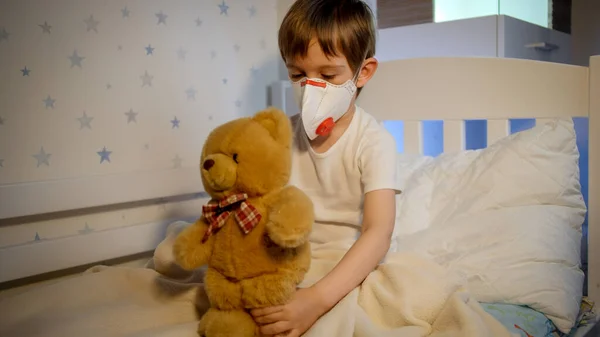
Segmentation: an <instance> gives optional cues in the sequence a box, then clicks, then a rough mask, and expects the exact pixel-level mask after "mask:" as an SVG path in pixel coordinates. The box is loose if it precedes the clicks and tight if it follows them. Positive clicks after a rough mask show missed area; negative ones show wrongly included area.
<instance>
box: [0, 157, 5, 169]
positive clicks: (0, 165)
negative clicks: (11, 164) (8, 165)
mask: <svg viewBox="0 0 600 337" xmlns="http://www.w3.org/2000/svg"><path fill="white" fill-rule="evenodd" d="M0 167H4V159H0Z"/></svg>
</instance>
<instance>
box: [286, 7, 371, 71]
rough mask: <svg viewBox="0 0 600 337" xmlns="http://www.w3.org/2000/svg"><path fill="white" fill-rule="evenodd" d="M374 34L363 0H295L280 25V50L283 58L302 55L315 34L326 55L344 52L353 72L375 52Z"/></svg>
mask: <svg viewBox="0 0 600 337" xmlns="http://www.w3.org/2000/svg"><path fill="white" fill-rule="evenodd" d="M376 34H377V29H376V27H375V22H374V20H373V13H372V11H371V9H370V8H369V6H368V5H367V4H366V3H364V2H363V1H362V0H297V1H296V2H294V4H293V5H292V7H291V8H290V10H289V11H288V13H287V14H286V16H285V18H284V19H283V22H282V23H281V27H280V28H279V51H280V52H281V57H282V58H283V60H284V61H288V60H290V59H294V58H296V57H298V56H300V57H305V56H306V54H307V52H308V45H309V43H310V41H311V39H313V38H316V39H317V41H318V42H319V45H320V46H321V49H322V50H323V53H324V54H325V55H326V56H328V57H334V56H340V54H341V55H343V56H345V57H346V59H347V60H348V64H349V65H350V69H352V71H353V72H356V71H357V70H358V68H359V67H360V66H361V65H362V62H363V61H364V60H365V59H367V58H369V57H373V56H374V55H375V42H376Z"/></svg>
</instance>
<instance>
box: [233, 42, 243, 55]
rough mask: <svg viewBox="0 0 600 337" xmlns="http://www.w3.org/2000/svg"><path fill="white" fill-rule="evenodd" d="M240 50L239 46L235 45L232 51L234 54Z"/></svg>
mask: <svg viewBox="0 0 600 337" xmlns="http://www.w3.org/2000/svg"><path fill="white" fill-rule="evenodd" d="M240 48H241V47H240V45H239V44H237V43H236V44H235V45H234V46H233V50H235V52H236V53H237V52H239V51H240Z"/></svg>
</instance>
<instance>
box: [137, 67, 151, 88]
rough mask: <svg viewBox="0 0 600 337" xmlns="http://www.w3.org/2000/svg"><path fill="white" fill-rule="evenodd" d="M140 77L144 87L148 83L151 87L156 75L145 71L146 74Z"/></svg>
mask: <svg viewBox="0 0 600 337" xmlns="http://www.w3.org/2000/svg"><path fill="white" fill-rule="evenodd" d="M140 78H141V79H142V87H145V86H146V85H147V86H149V87H151V86H152V79H154V76H152V75H150V74H148V71H147V70H146V71H144V75H142V76H140Z"/></svg>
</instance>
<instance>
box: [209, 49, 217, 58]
mask: <svg viewBox="0 0 600 337" xmlns="http://www.w3.org/2000/svg"><path fill="white" fill-rule="evenodd" d="M215 57H217V52H216V51H214V50H212V51H211V52H210V58H211V59H214V58H215Z"/></svg>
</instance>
